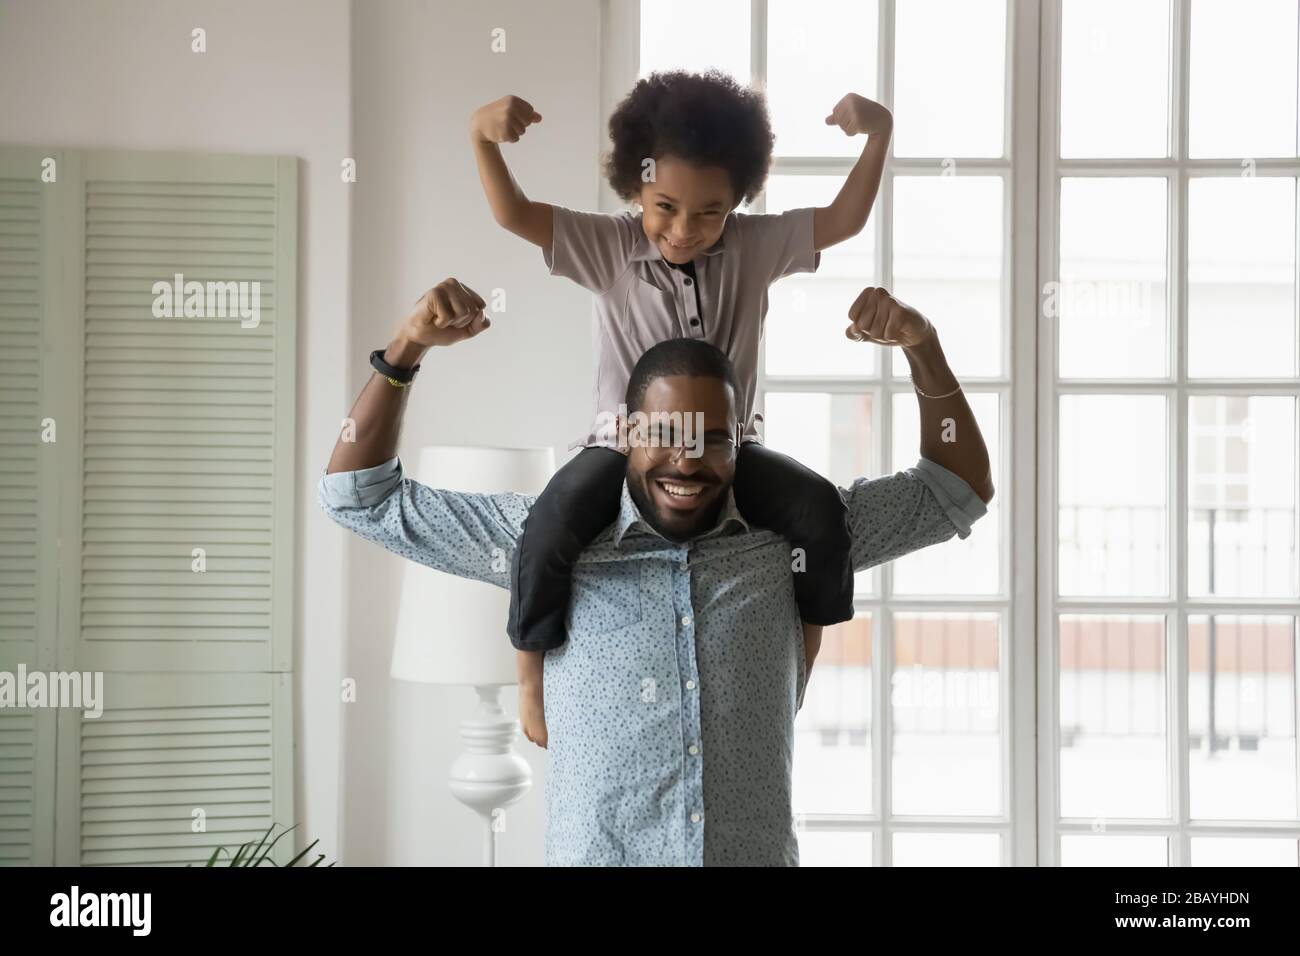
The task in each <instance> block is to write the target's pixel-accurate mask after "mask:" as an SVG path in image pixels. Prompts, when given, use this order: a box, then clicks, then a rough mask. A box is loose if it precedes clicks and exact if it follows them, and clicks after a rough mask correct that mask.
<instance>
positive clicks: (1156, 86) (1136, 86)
mask: <svg viewBox="0 0 1300 956" xmlns="http://www.w3.org/2000/svg"><path fill="white" fill-rule="evenodd" d="M1168 103H1169V0H1065V3H1064V5H1063V9H1062V16H1061V155H1062V156H1065V157H1076V156H1077V157H1096V156H1111V157H1118V156H1167V155H1168V154H1169V115H1168V114H1169V107H1168ZM1118 104H1123V106H1122V107H1119V106H1118Z"/></svg>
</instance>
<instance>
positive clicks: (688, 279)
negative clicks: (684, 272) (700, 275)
mask: <svg viewBox="0 0 1300 956" xmlns="http://www.w3.org/2000/svg"><path fill="white" fill-rule="evenodd" d="M682 282H684V283H685V284H686V285H690V284H691V277H690V276H687V277H686V278H685V279H683V280H682Z"/></svg>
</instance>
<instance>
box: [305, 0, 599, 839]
mask: <svg viewBox="0 0 1300 956" xmlns="http://www.w3.org/2000/svg"><path fill="white" fill-rule="evenodd" d="M599 8H600V4H599V0H550V2H547V3H544V4H542V3H536V2H533V0H504V2H503V0H497V2H475V3H469V2H456V3H439V4H428V3H416V2H409V0H384V2H382V3H373V2H366V3H357V4H356V6H355V8H354V33H353V50H352V61H353V74H354V86H353V126H354V130H353V132H354V140H355V144H356V145H355V149H356V156H357V162H358V183H357V185H356V190H355V193H354V195H355V197H356V205H355V211H354V218H353V223H352V226H353V228H352V247H353V253H352V254H353V288H352V313H353V323H352V339H351V342H350V345H349V351H348V358H347V367H348V371H349V373H350V377H349V387H350V390H351V391H353V392H356V391H359V390H360V388H361V386H362V384H363V383H364V382H365V380H366V378H368V376H369V367H368V366H367V365H366V356H367V355H368V354H369V352H370V351H371V350H372V349H375V348H379V347H381V346H382V345H384V344H386V343H387V341H388V338H389V336H390V334H391V332H392V330H393V328H394V326H395V325H396V323H397V321H398V319H399V318H400V317H401V316H402V315H403V314H405V312H406V310H407V309H409V307H410V305H411V303H412V302H413V301H414V299H415V298H417V297H418V296H419V295H420V294H421V293H422V292H424V291H425V290H426V289H427V288H428V287H430V286H432V285H434V284H436V283H437V282H439V281H441V280H442V279H444V278H446V277H447V276H455V277H457V278H458V279H460V280H461V281H462V282H465V283H466V284H468V285H469V286H471V287H472V288H474V289H476V290H478V292H479V293H480V294H482V295H483V296H484V298H490V293H491V292H492V290H494V289H502V290H504V291H505V293H506V305H507V309H506V311H505V312H504V313H497V314H496V315H494V319H493V325H492V328H491V329H489V330H488V331H487V332H486V333H485V334H484V335H483V336H482V337H480V338H478V339H475V340H474V341H472V342H468V343H464V344H462V345H460V346H457V347H455V348H454V349H448V350H445V351H441V352H435V353H433V354H431V355H430V356H429V357H428V358H427V359H426V360H425V363H424V366H423V368H422V370H421V373H420V379H419V381H418V382H417V383H416V385H415V387H414V389H413V391H412V393H411V398H410V407H409V410H408V412H407V416H406V430H405V435H404V438H403V442H402V454H403V459H404V460H405V461H407V462H410V463H412V464H413V463H414V461H415V459H416V449H418V448H419V447H420V446H421V445H424V444H434V443H452V444H471V445H506V446H542V445H552V446H554V448H555V455H556V462H557V464H560V463H563V462H564V461H566V460H567V458H568V456H569V454H570V453H569V452H568V451H567V450H566V448H567V444H568V442H569V441H570V440H572V439H573V438H575V437H577V436H578V435H580V434H582V433H583V432H584V431H585V428H586V425H587V423H588V420H589V418H590V415H591V396H590V389H591V376H592V363H591V300H590V296H589V295H588V294H587V293H585V292H583V290H581V289H579V288H578V287H577V286H575V285H573V284H572V283H570V282H568V281H567V280H564V279H558V278H553V277H551V276H550V275H548V274H547V272H546V267H545V264H544V263H543V262H542V256H541V252H540V251H539V250H538V249H537V248H535V247H533V246H531V245H528V244H527V243H525V242H523V241H522V240H520V239H516V238H515V237H514V236H511V235H509V234H508V233H505V232H504V231H503V230H501V229H500V228H498V227H497V225H496V224H495V223H494V222H493V221H492V218H491V214H490V213H489V211H488V208H487V203H486V201H485V200H484V198H483V194H482V189H481V187H480V185H479V181H478V174H477V172H476V170H475V166H474V159H473V154H472V152H471V150H470V146H469V138H468V122H469V114H470V113H471V111H472V110H473V109H474V107H476V106H479V105H481V104H482V103H485V102H487V101H489V100H492V99H495V98H497V97H499V96H502V95H504V94H506V93H517V94H519V95H521V96H523V97H525V98H526V99H528V100H529V101H531V102H532V104H533V105H534V106H535V107H536V108H537V110H538V111H539V112H540V113H541V114H542V116H543V121H542V123H541V124H540V125H538V126H536V127H534V128H532V129H530V130H529V132H528V133H527V134H526V135H525V136H524V137H523V139H522V140H521V141H520V142H519V143H518V144H514V145H511V146H507V147H506V154H507V160H508V161H509V162H510V164H511V167H512V169H513V170H514V172H515V176H516V178H517V179H518V180H519V182H520V184H521V185H522V186H523V188H524V189H525V190H526V191H527V192H528V194H529V195H530V196H532V197H533V198H536V199H543V200H546V201H549V202H556V203H560V204H563V205H569V206H573V207H576V208H580V209H595V208H597V183H598V154H599V151H600V149H601V138H602V136H603V128H604V127H603V120H602V117H601V116H600V114H599V110H600V104H599V88H598V87H599V83H598V80H599V73H600V70H599V43H598V41H599ZM498 27H500V28H503V29H504V30H505V41H506V51H505V52H504V53H493V52H491V49H490V46H489V44H490V40H491V35H490V31H492V30H493V29H494V28H498ZM343 413H344V410H343V409H342V408H340V409H339V410H338V415H339V416H341V415H342V414H343ZM322 463H323V459H322ZM348 547H349V550H350V558H351V559H350V561H349V568H350V574H349V578H348V582H347V585H348V590H349V594H350V595H351V596H350V599H349V609H348V625H349V626H348V644H347V658H346V665H345V670H346V673H347V674H348V675H349V676H352V677H355V678H356V679H357V684H358V687H359V688H360V691H359V695H358V701H357V703H355V704H351V705H349V706H348V707H347V708H346V712H345V714H346V723H345V728H346V729H345V774H344V778H345V783H344V793H345V795H344V811H343V812H344V829H345V833H346V840H345V845H344V851H345V853H346V859H347V862H348V863H349V864H352V865H358V864H377V863H384V862H389V863H398V864H415V863H420V864H469V865H473V864H476V863H477V862H478V860H479V854H480V843H481V833H480V831H479V830H478V829H477V828H476V826H475V818H474V817H472V816H471V815H470V813H469V811H468V810H466V809H465V808H463V807H462V806H461V805H460V804H459V803H457V802H456V801H455V800H454V799H453V798H452V797H451V796H450V794H449V793H448V791H447V787H446V773H447V769H448V767H449V766H450V764H451V761H452V759H453V758H454V757H455V755H456V754H457V753H459V752H460V749H461V748H460V741H459V737H458V734H457V722H458V721H459V720H460V719H461V718H463V717H464V716H466V715H467V714H468V713H469V710H470V707H471V706H472V704H473V702H474V695H473V692H472V691H471V690H469V689H468V688H449V689H440V688H438V689H435V688H424V687H418V686H414V685H407V684H402V683H398V682H392V681H390V680H389V677H388V666H389V655H390V652H391V649H392V643H393V642H392V635H393V629H394V627H395V624H396V615H395V613H394V610H393V608H394V606H395V603H396V601H397V596H398V587H399V584H400V580H401V573H400V570H401V561H400V560H399V559H397V558H395V557H392V556H390V555H387V554H384V553H382V552H380V551H379V550H378V549H376V548H375V547H373V546H372V545H369V544H367V543H366V542H363V541H360V540H354V541H351V542H349V545H348ZM491 639H496V640H501V641H503V642H504V641H508V638H507V636H506V634H505V622H504V621H503V622H502V628H501V632H500V634H499V635H493V636H492V638H491ZM502 702H503V705H504V706H505V708H506V710H507V712H508V713H510V714H512V715H513V714H516V713H517V693H516V692H515V690H514V688H509V689H508V690H507V692H506V693H504V694H503V695H502ZM518 748H519V750H520V752H521V753H523V754H524V755H525V756H526V757H527V758H528V759H529V760H530V762H531V763H532V766H533V769H534V787H533V790H532V792H531V793H530V794H529V795H528V796H526V797H525V798H524V799H523V800H522V801H520V803H518V804H516V805H515V807H514V808H512V809H511V810H510V811H509V813H508V817H507V822H506V832H505V834H504V836H503V838H502V840H501V841H500V844H499V861H500V863H501V864H502V865H531V864H540V863H541V862H542V820H543V816H542V810H543V802H542V801H543V787H544V785H545V775H544V772H545V759H544V753H543V751H541V750H539V749H538V748H537V747H535V746H533V745H532V744H530V743H528V742H527V741H526V740H524V739H523V738H522V736H521V737H520V738H519V744H518Z"/></svg>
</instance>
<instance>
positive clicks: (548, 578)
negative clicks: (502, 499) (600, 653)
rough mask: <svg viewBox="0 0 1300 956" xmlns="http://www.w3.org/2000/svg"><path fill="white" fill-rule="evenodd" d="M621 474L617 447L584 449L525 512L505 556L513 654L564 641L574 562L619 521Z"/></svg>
mask: <svg viewBox="0 0 1300 956" xmlns="http://www.w3.org/2000/svg"><path fill="white" fill-rule="evenodd" d="M626 473H627V457H626V456H625V455H623V454H622V453H621V452H619V451H618V450H617V449H613V448H604V447H599V446H593V447H590V448H584V449H583V450H582V451H581V452H579V453H578V455H577V456H575V457H574V459H573V460H572V461H570V462H569V463H568V464H566V465H565V466H564V467H563V468H561V469H560V470H559V471H557V472H556V473H555V474H554V475H552V476H551V480H550V481H549V482H548V483H547V485H546V488H545V489H544V490H543V491H542V493H541V495H539V496H538V498H537V500H536V501H535V502H533V506H532V508H530V509H529V510H528V515H527V517H525V519H524V524H523V530H522V531H521V533H520V535H519V540H518V541H516V542H515V550H514V554H513V555H511V558H510V614H509V617H508V619H507V621H506V632H507V633H508V634H509V635H510V643H511V644H513V645H514V646H515V647H516V648H517V649H518V650H543V651H545V650H550V649H551V648H552V647H559V646H560V645H561V644H563V643H564V640H565V637H566V636H567V635H566V634H565V632H564V621H565V617H566V615H567V613H568V610H569V592H570V584H571V581H570V578H571V576H572V574H573V564H574V562H575V561H577V560H578V555H580V554H581V553H582V550H583V549H584V548H585V547H587V545H589V544H590V543H591V542H592V540H593V539H594V538H595V537H596V535H598V534H600V532H601V530H602V529H604V528H606V527H608V526H609V525H610V524H612V523H613V522H614V520H615V519H616V518H617V517H618V503H619V499H620V498H621V497H622V494H623V478H624V476H625V475H626Z"/></svg>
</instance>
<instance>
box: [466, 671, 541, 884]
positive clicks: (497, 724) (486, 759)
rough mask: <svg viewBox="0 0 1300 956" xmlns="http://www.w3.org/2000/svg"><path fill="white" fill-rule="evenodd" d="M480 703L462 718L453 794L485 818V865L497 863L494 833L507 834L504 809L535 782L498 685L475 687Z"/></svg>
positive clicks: (515, 722)
mask: <svg viewBox="0 0 1300 956" xmlns="http://www.w3.org/2000/svg"><path fill="white" fill-rule="evenodd" d="M474 692H475V693H476V694H478V706H477V707H476V708H475V710H474V713H473V714H472V715H471V716H469V717H467V718H465V719H464V720H462V721H461V722H460V737H461V740H463V741H464V742H465V753H463V754H461V755H460V756H459V757H457V758H456V759H455V760H454V761H453V762H452V765H451V773H450V784H451V793H452V796H454V797H455V798H456V799H457V800H459V801H460V802H461V803H463V804H465V806H467V807H469V808H470V809H471V810H473V811H474V812H475V813H477V814H478V815H479V816H481V817H482V818H483V823H484V828H485V832H484V843H483V865H484V866H496V863H497V861H496V835H497V834H498V833H503V832H505V828H506V814H505V808H506V807H508V806H509V805H510V804H512V803H514V802H515V801H516V800H519V799H520V798H521V797H522V796H523V795H524V794H525V793H527V792H528V791H529V789H530V788H531V787H532V785H533V768H532V767H530V766H529V765H528V761H527V760H525V759H524V758H523V757H522V756H520V755H519V754H517V753H515V751H514V750H513V745H514V741H515V737H516V736H517V735H518V733H519V721H517V720H515V719H514V718H513V717H509V716H507V715H506V712H505V710H503V709H502V707H501V702H500V696H501V687H500V685H496V684H492V685H482V686H476V687H475V688H474Z"/></svg>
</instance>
